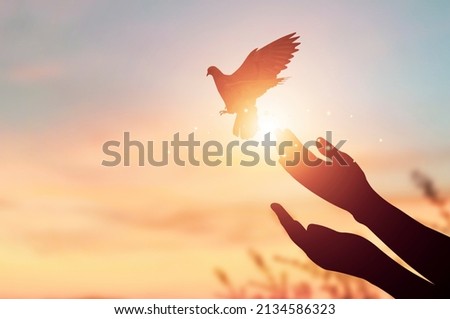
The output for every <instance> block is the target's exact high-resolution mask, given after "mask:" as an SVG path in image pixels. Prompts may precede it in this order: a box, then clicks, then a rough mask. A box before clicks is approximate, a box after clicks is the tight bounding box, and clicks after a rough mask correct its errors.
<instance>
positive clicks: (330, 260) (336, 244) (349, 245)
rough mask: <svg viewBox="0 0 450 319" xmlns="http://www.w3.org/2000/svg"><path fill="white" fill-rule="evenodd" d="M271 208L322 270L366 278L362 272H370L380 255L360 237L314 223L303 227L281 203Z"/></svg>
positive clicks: (368, 242) (293, 238) (294, 239)
mask: <svg viewBox="0 0 450 319" xmlns="http://www.w3.org/2000/svg"><path fill="white" fill-rule="evenodd" d="M271 208H272V210H273V211H274V212H275V213H276V214H277V216H278V219H279V220H280V223H281V225H282V226H283V227H284V229H285V230H286V232H287V233H288V235H289V237H290V238H291V240H292V241H293V242H294V243H295V244H296V245H297V246H298V247H300V248H301V249H302V250H303V251H304V252H305V253H306V255H308V257H309V258H310V259H311V260H312V261H313V262H314V263H316V264H317V265H319V266H320V267H322V268H324V269H327V270H333V271H339V272H343V273H346V274H350V275H354V276H358V277H365V276H364V275H365V274H363V273H362V272H364V271H366V270H368V269H370V267H371V265H373V264H374V262H375V260H374V259H376V258H377V257H378V256H379V255H380V254H383V253H382V252H381V250H379V249H378V248H377V247H376V246H375V245H373V244H372V243H371V242H370V241H368V240H366V239H364V238H363V237H360V236H358V235H355V234H349V233H340V232H337V231H334V230H332V229H330V228H327V227H324V226H321V225H315V224H311V225H309V226H308V228H305V227H303V225H302V224H300V223H299V222H298V221H296V220H294V219H293V218H292V217H291V216H290V215H289V213H288V212H287V211H286V210H285V209H284V208H283V206H281V205H280V204H277V203H273V204H272V205H271Z"/></svg>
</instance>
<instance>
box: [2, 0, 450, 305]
mask: <svg viewBox="0 0 450 319" xmlns="http://www.w3.org/2000/svg"><path fill="white" fill-rule="evenodd" d="M449 16H450V3H449V2H448V1H431V2H425V1H376V2H375V1H356V0H353V1H350V0H348V1H298V0H295V1H294V0H293V1H275V0H273V1H266V0H265V1H246V2H243V1H234V0H233V1H214V2H213V1H206V0H204V1H155V0H152V1H135V0H131V1H115V0H113V1H103V0H95V1H94V0H79V1H56V0H48V1H2V2H0V43H1V44H2V45H1V53H0V92H1V94H0V95H1V100H0V143H1V151H0V181H1V183H0V282H2V285H1V287H0V297H18V298H21V297H34V298H39V297H84V296H106V297H136V298H137V297H166V298H172V297H212V296H214V295H215V293H216V292H217V291H220V286H219V284H218V282H217V281H216V279H215V278H214V273H213V269H214V268H215V267H216V266H220V267H223V268H224V269H227V270H228V271H229V272H230V274H233V276H234V277H235V279H236V281H239V280H245V279H248V278H249V277H251V276H252V275H253V274H252V265H251V263H250V262H249V260H248V258H247V254H246V251H247V250H248V249H249V248H254V249H257V250H258V251H260V252H262V253H263V254H267V255H273V254H280V255H285V256H290V257H297V256H300V257H301V256H302V253H301V252H300V251H299V250H298V249H297V248H296V247H295V246H294V245H293V244H292V243H291V242H290V241H289V239H288V237H287V235H286V234H285V233H284V231H283V229H282V228H281V226H280V225H279V224H278V222H277V221H276V218H275V216H274V215H273V213H272V212H271V210H270V207H269V206H270V203H272V202H280V203H283V204H284V205H285V206H286V208H288V209H289V210H290V211H291V212H292V214H293V215H295V217H296V218H298V219H299V220H302V221H303V222H305V223H306V224H307V223H321V224H325V225H327V226H329V227H332V228H334V229H338V230H349V231H354V232H357V233H359V234H363V235H364V236H367V237H369V238H372V239H374V236H373V235H372V234H371V233H369V232H368V231H367V230H366V229H365V228H363V227H361V226H360V225H357V224H356V222H355V221H354V220H353V219H352V218H351V217H350V215H349V214H348V213H346V212H344V211H342V210H340V209H338V208H335V207H333V206H331V205H330V204H328V203H326V202H325V201H323V200H321V199H320V198H317V197H315V196H314V195H313V194H311V193H310V192H309V191H308V190H306V189H305V188H304V187H302V186H301V185H299V184H297V183H296V182H295V181H294V180H293V179H292V177H290V176H288V175H287V173H286V172H285V171H284V170H283V169H282V168H281V167H279V166H276V167H270V166H267V165H265V164H264V163H261V164H259V165H257V166H256V167H251V168H249V167H242V166H239V165H233V166H231V167H227V166H225V165H221V166H218V167H208V166H205V165H201V166H199V167H193V166H190V165H188V166H186V167H179V166H176V165H173V163H171V164H170V165H168V166H166V167H152V166H149V165H147V166H145V167H138V166H137V165H134V166H132V167H123V166H118V167H104V166H102V165H101V163H102V160H103V159H105V154H103V152H102V145H103V143H104V142H106V141H108V140H119V141H120V140H121V139H122V136H123V132H125V131H128V132H130V134H131V136H132V138H134V139H137V140H141V141H149V140H153V141H155V143H156V145H160V144H159V142H158V141H162V140H170V139H171V138H172V136H173V134H175V133H177V132H180V135H181V136H182V137H187V135H188V134H189V133H191V132H195V134H196V136H197V138H198V139H199V140H200V141H203V142H204V141H207V140H218V141H221V142H223V143H228V142H229V141H232V140H235V139H236V137H234V136H233V135H232V124H233V116H230V115H223V116H219V111H220V110H222V109H223V107H224V105H223V101H222V100H221V98H220V96H219V94H218V93H217V90H216V88H215V86H214V83H213V81H212V79H211V77H208V78H207V77H205V75H206V70H207V68H208V66H210V65H215V66H217V67H219V68H220V69H221V70H222V71H223V72H224V73H228V74H229V73H232V72H233V71H234V70H236V69H237V68H238V67H239V65H240V64H241V63H242V61H243V60H244V59H245V57H246V56H247V54H248V53H249V52H250V51H251V50H253V49H254V48H257V47H262V46H264V45H265V44H267V43H269V42H271V41H273V40H275V39H277V38H279V37H281V36H284V35H286V34H289V33H291V32H297V33H298V35H300V41H301V45H300V46H299V51H298V52H297V53H296V54H295V57H294V58H293V60H292V62H291V63H290V64H289V65H288V68H287V69H286V70H284V71H283V73H282V75H283V76H287V77H289V79H288V80H287V81H286V83H285V84H283V85H282V86H279V87H276V88H273V89H271V90H270V91H269V92H267V94H265V95H264V96H263V97H261V98H260V99H259V100H258V109H259V114H260V115H261V118H266V119H268V120H267V121H273V123H276V126H277V127H280V128H290V129H291V130H292V131H293V132H295V133H296V134H297V136H298V137H299V138H300V139H302V140H303V141H307V140H313V139H316V138H317V137H318V136H324V135H325V132H326V131H332V132H333V138H334V139H335V141H338V140H341V139H345V140H347V142H346V144H345V145H344V147H343V150H344V151H346V152H347V153H349V154H351V155H352V156H353V157H354V158H355V159H356V160H357V161H358V162H359V164H360V166H361V167H362V168H363V169H364V171H365V172H366V176H367V177H368V180H369V181H370V182H371V184H372V185H373V187H374V188H375V189H376V190H377V191H378V192H379V193H380V194H381V195H383V196H384V197H386V198H387V199H388V200H390V201H391V202H393V203H394V204H395V205H397V206H398V207H400V208H402V209H404V210H405V211H406V212H408V213H409V214H411V215H413V216H415V217H417V218H420V219H421V220H423V221H425V222H426V221H430V220H432V219H433V218H434V217H433V216H437V213H436V211H437V210H436V208H434V207H433V206H432V205H430V204H429V203H428V202H427V201H426V200H424V199H422V193H421V191H420V190H419V189H418V188H417V187H416V186H415V185H414V183H413V182H412V180H411V176H410V175H411V171H412V170H414V169H419V170H421V171H423V172H425V173H426V174H427V175H429V176H430V177H431V178H433V180H435V181H436V185H437V186H438V188H439V189H440V190H441V193H442V195H443V196H447V195H450V164H449V163H450V140H449V137H450V134H449V133H450V129H449V118H450V90H449V86H450V42H449V38H450V19H449ZM259 137H261V135H260V136H259ZM436 222H437V223H439V220H436ZM378 243H379V242H378ZM379 244H380V243H379ZM380 245H381V244H380Z"/></svg>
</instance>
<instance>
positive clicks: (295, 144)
mask: <svg viewBox="0 0 450 319" xmlns="http://www.w3.org/2000/svg"><path fill="white" fill-rule="evenodd" d="M276 134H277V141H278V144H277V146H278V149H277V150H278V153H279V155H280V160H279V162H280V164H281V165H282V166H283V167H284V168H285V169H286V170H288V171H289V168H298V167H300V166H304V165H303V164H306V165H308V163H309V162H314V163H315V164H317V165H318V164H320V163H317V161H320V162H321V160H320V159H318V158H317V157H316V156H315V155H314V154H313V153H311V152H310V151H309V150H308V148H307V147H306V146H305V145H303V143H302V142H301V141H300V140H299V139H298V138H297V137H296V136H295V135H294V133H292V132H291V131H290V130H283V131H277V132H276ZM291 175H292V174H291Z"/></svg>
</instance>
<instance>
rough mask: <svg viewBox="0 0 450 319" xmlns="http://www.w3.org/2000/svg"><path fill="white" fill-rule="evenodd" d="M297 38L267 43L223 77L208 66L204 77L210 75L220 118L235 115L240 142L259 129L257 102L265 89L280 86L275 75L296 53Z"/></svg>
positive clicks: (279, 78)
mask: <svg viewBox="0 0 450 319" xmlns="http://www.w3.org/2000/svg"><path fill="white" fill-rule="evenodd" d="M298 38H299V36H296V35H295V32H294V33H291V34H288V35H286V36H284V37H282V38H279V39H278V40H275V41H273V42H272V43H269V44H268V45H266V46H265V47H263V48H261V49H258V48H256V49H254V50H253V51H252V52H250V54H249V55H248V56H247V58H246V59H245V61H244V63H242V65H241V66H240V67H239V69H237V70H236V72H234V73H233V74H231V75H226V74H223V73H222V72H221V71H220V70H219V69H218V68H217V67H215V66H210V67H209V68H208V72H207V74H206V76H208V75H212V77H213V79H214V82H215V84H216V87H217V90H218V91H219V94H220V96H221V97H222V99H223V101H224V102H225V109H224V110H223V111H220V115H222V114H225V113H229V114H234V113H236V119H235V121H234V126H233V134H234V135H236V136H238V137H241V138H243V139H249V138H251V137H252V136H253V135H254V134H255V133H256V131H257V130H258V117H257V112H256V99H257V98H259V97H260V96H262V95H263V94H264V93H265V92H266V91H267V90H268V89H270V88H272V87H274V86H276V85H278V84H281V83H282V82H283V81H285V80H286V78H282V77H278V74H279V73H280V72H281V71H282V70H284V69H286V68H287V64H288V63H289V62H290V61H291V59H292V58H293V57H294V55H293V54H294V53H295V52H297V51H298V49H297V48H296V47H297V46H298V45H299V44H300V43H299V42H295V41H296V40H297V39H298Z"/></svg>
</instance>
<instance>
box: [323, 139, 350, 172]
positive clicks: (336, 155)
mask: <svg viewBox="0 0 450 319" xmlns="http://www.w3.org/2000/svg"><path fill="white" fill-rule="evenodd" d="M316 146H317V149H318V150H319V152H320V153H321V154H322V155H323V156H325V157H326V158H328V159H330V160H331V161H334V160H336V161H337V162H338V163H339V164H341V165H345V166H349V165H351V164H352V163H354V160H353V158H352V157H351V156H350V155H348V154H347V153H344V152H341V151H340V150H338V149H337V148H336V147H334V145H333V144H331V143H330V142H328V141H327V140H326V139H324V138H323V137H319V138H318V139H317V141H316Z"/></svg>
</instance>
